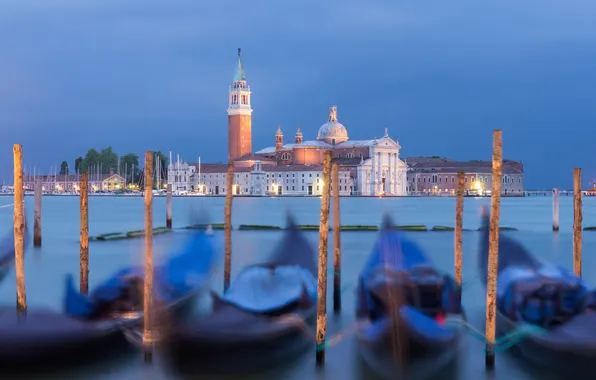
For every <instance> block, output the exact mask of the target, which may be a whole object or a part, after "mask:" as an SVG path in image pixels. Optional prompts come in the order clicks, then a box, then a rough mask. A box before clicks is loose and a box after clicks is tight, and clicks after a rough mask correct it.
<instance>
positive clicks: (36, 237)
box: [33, 178, 43, 247]
mask: <svg viewBox="0 0 596 380" xmlns="http://www.w3.org/2000/svg"><path fill="white" fill-rule="evenodd" d="M42 190H43V188H42V182H41V178H35V188H34V194H35V206H34V216H33V246H34V247H41V196H42Z"/></svg>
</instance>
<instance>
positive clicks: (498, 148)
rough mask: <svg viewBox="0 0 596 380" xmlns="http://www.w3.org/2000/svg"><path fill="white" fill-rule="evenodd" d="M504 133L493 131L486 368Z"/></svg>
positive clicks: (490, 353)
mask: <svg viewBox="0 0 596 380" xmlns="http://www.w3.org/2000/svg"><path fill="white" fill-rule="evenodd" d="M502 139H503V134H502V131H501V130H498V129H497V130H495V131H493V176H492V194H491V197H490V231H489V243H488V278H487V284H486V333H485V335H486V351H485V355H486V361H485V364H486V368H487V369H492V368H494V366H495V335H496V317H497V268H498V266H499V217H500V213H501V207H500V205H501V177H502V174H503V166H502V165H503V140H502Z"/></svg>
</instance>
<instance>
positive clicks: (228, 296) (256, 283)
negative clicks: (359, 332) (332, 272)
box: [164, 220, 317, 375]
mask: <svg viewBox="0 0 596 380" xmlns="http://www.w3.org/2000/svg"><path fill="white" fill-rule="evenodd" d="M316 274H317V266H316V255H315V250H314V248H313V247H312V246H311V245H310V243H309V242H308V240H307V239H306V238H305V237H304V235H303V233H302V232H301V231H300V230H298V229H297V228H296V226H295V224H294V222H293V221H292V220H290V221H289V228H288V229H287V230H286V231H285V232H284V237H283V239H282V241H281V242H280V244H279V245H278V246H277V247H276V248H275V249H274V251H273V254H272V256H271V258H270V259H269V260H267V261H266V262H265V263H262V264H255V265H251V266H249V267H247V268H245V269H244V270H242V272H240V274H239V275H238V277H237V278H236V280H235V281H234V282H233V283H232V284H231V286H230V288H229V289H228V291H227V292H226V293H224V294H223V296H218V295H216V294H215V293H213V294H212V298H213V309H212V311H211V313H210V314H209V315H207V316H204V317H197V318H195V319H194V320H189V321H188V322H185V323H182V324H177V325H175V326H173V327H172V329H171V331H170V334H169V335H168V338H167V339H166V341H165V342H164V353H165V354H166V358H167V361H168V362H169V364H170V365H171V366H172V367H173V368H174V369H175V370H177V371H178V372H188V371H193V369H196V370H197V371H200V373H209V374H217V375H221V374H223V373H227V374H236V375H238V374H246V373H249V372H260V371H264V370H269V369H272V368H273V367H278V366H283V365H284V364H287V363H288V362H290V361H293V360H295V359H296V358H297V357H298V356H299V355H300V354H302V353H305V352H307V351H308V348H309V347H310V348H312V347H314V329H313V328H314V324H315V322H316V318H315V317H316V297H317V280H316Z"/></svg>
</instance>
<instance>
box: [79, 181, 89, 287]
mask: <svg viewBox="0 0 596 380" xmlns="http://www.w3.org/2000/svg"><path fill="white" fill-rule="evenodd" d="M87 179H88V174H87V172H85V173H84V174H83V178H82V179H81V183H80V184H79V187H80V191H79V198H80V206H81V234H80V241H81V242H80V243H81V251H80V258H79V261H80V274H79V278H80V284H79V291H80V292H81V294H87V293H88V292H89V182H88V181H87Z"/></svg>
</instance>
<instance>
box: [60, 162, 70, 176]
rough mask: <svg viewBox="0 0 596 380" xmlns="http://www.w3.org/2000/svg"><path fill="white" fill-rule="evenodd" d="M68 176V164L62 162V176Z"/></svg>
mask: <svg viewBox="0 0 596 380" xmlns="http://www.w3.org/2000/svg"><path fill="white" fill-rule="evenodd" d="M66 174H68V162H66V161H62V163H61V164H60V175H66Z"/></svg>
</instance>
